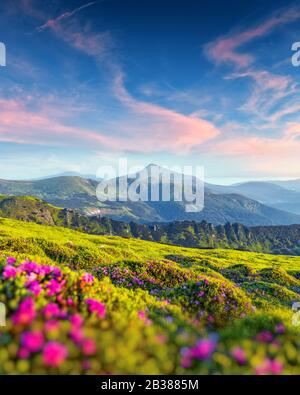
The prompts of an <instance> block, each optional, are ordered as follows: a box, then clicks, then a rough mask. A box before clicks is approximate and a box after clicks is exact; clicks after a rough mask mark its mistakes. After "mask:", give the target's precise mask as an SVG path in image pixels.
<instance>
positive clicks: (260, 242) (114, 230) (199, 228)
mask: <svg viewBox="0 0 300 395" xmlns="http://www.w3.org/2000/svg"><path fill="white" fill-rule="evenodd" d="M0 217H5V218H12V219H18V220H22V221H29V222H35V223H37V224H41V225H51V226H64V227H67V228H70V229H74V230H79V231H82V232H84V233H90V234H96V235H114V236H122V237H127V238H128V237H134V238H138V239H143V240H149V241H156V242H161V243H166V244H174V245H181V246H184V247H196V248H230V249H240V250H245V251H255V252H265V253H273V254H279V255H282V254H284V255H300V225H290V226H270V227H251V228H248V227H245V226H244V225H241V224H229V223H228V224H225V225H219V226H213V225H212V224H210V223H207V222H205V221H203V222H195V221H176V222H171V223H158V224H152V225H150V224H138V223H135V222H129V223H127V222H121V221H115V220H112V219H110V218H106V217H100V216H98V215H94V216H87V215H84V214H82V213H81V212H79V211H78V210H71V209H61V208H59V207H55V206H52V205H50V204H48V203H46V202H45V201H42V200H40V199H37V198H34V197H30V196H9V197H8V196H0Z"/></svg>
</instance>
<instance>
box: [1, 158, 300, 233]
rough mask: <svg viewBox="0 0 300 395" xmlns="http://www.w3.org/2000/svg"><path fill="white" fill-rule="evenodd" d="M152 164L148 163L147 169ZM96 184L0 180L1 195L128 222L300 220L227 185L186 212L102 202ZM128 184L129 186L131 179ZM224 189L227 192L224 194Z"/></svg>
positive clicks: (170, 205) (170, 206)
mask: <svg viewBox="0 0 300 395" xmlns="http://www.w3.org/2000/svg"><path fill="white" fill-rule="evenodd" d="M153 166H154V165H151V166H148V167H147V171H149V169H151V168H152V167H153ZM118 181H119V179H117V182H118ZM190 182H191V183H194V179H193V178H191V179H190ZM97 185H98V182H97V181H95V180H90V179H83V178H81V177H73V176H72V177H71V176H70V177H67V176H65V177H55V178H47V179H44V180H35V181H8V180H0V194H5V195H30V196H35V197H38V198H40V199H43V200H45V201H47V202H48V203H51V204H53V205H55V206H59V207H66V208H75V209H80V210H81V211H82V212H84V213H87V214H89V215H95V214H99V212H100V210H101V215H102V216H107V217H110V218H113V219H115V220H122V221H128V222H130V221H135V222H141V223H147V222H169V221H175V220H191V221H202V220H205V221H207V222H211V223H213V224H214V225H218V224H225V223H226V222H239V223H242V224H244V225H246V226H254V225H257V226H259V225H261V226H266V225H290V224H294V223H300V216H297V215H295V214H291V213H288V212H284V211H281V210H278V209H276V208H271V207H268V206H266V205H264V204H262V203H259V202H257V201H256V200H254V199H250V198H248V197H246V196H242V195H241V194H239V193H236V192H234V190H232V189H229V190H228V189H226V187H224V188H225V189H224V190H223V192H222V191H219V190H215V189H214V188H213V187H214V186H211V185H206V188H205V207H204V210H203V211H201V212H198V213H197V212H196V213H187V212H186V211H185V204H184V202H174V201H170V202H165V201H163V199H162V198H161V197H160V200H159V201H156V202H155V201H154V202H151V201H149V202H143V201H138V202H130V201H129V202H118V201H117V202H105V203H101V202H100V201H99V200H98V199H97V196H96V188H97ZM129 185H131V184H130V181H129V182H128V186H129ZM162 185H163V184H162V182H161V181H160V182H159V185H158V186H159V188H162ZM173 185H174V183H173ZM171 188H172V186H171ZM278 188H280V187H278ZM224 191H226V192H229V193H224Z"/></svg>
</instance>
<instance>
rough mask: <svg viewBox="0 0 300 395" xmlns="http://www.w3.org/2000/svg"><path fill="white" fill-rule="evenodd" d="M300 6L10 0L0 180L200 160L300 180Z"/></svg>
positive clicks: (4, 37) (232, 174)
mask: <svg viewBox="0 0 300 395" xmlns="http://www.w3.org/2000/svg"><path fill="white" fill-rule="evenodd" d="M299 21H300V2H289V1H276V4H275V2H274V1H267V0H266V1H257V2H256V1H251V2H250V1H243V2H238V1H226V2H225V1H211V0H210V1H205V0H204V1H201V2H200V1H195V0H194V1H192V0H176V1H170V0H160V1H158V0H151V1H148V0H143V1H138V0H122V1H121V0H103V1H90V2H89V1H88V0H86V1H84V0H80V1H79V0H76V1H75V0H73V1H70V0H69V1H64V2H61V1H55V0H54V1H48V2H47V3H46V4H45V2H44V1H41V0H19V1H16V0H15V1H14V0H6V1H3V2H1V5H0V41H1V42H3V43H4V44H5V45H6V48H7V66H6V67H0V155H1V156H0V158H1V159H0V161H1V162H0V163H1V167H0V177H2V178H14V179H21V178H31V177H40V176H43V175H49V174H55V173H59V172H62V171H66V170H73V171H78V172H81V173H96V171H97V168H98V167H99V166H101V165H103V164H110V163H115V161H116V160H117V159H118V158H119V157H127V158H128V159H129V163H130V164H132V165H137V164H138V165H147V164H148V163H153V162H155V163H158V164H160V165H164V166H174V165H201V166H204V167H205V174H206V178H207V179H208V180H214V181H215V180H218V181H219V182H224V183H225V182H229V181H232V180H240V179H258V178H266V179H268V178H289V177H290V178H297V177H300V161H299V159H298V158H299V152H300V140H299V136H300V112H299V111H300V102H299V86H298V85H299V77H300V68H296V67H293V66H292V63H291V56H292V51H291V46H292V44H293V43H294V42H296V41H300V24H299Z"/></svg>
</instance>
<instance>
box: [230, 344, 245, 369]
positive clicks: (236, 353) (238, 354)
mask: <svg viewBox="0 0 300 395" xmlns="http://www.w3.org/2000/svg"><path fill="white" fill-rule="evenodd" d="M231 355H232V356H233V358H234V359H235V360H236V361H237V362H238V363H239V364H240V365H245V363H246V362H247V357H246V354H245V351H244V350H243V349H242V348H241V347H236V348H234V349H233V350H232V352H231Z"/></svg>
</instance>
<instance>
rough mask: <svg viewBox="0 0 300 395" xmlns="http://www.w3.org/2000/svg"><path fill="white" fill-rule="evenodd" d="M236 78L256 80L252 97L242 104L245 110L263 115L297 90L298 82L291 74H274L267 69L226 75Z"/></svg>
mask: <svg viewBox="0 0 300 395" xmlns="http://www.w3.org/2000/svg"><path fill="white" fill-rule="evenodd" d="M236 78H251V79H252V80H253V81H254V87H253V89H252V92H251V94H250V97H249V98H248V99H247V101H246V102H245V103H244V104H243V105H242V106H241V109H242V110H244V111H250V112H254V113H262V115H263V113H265V112H267V111H268V110H269V109H271V108H272V107H273V105H275V104H276V103H277V102H278V101H280V100H281V99H283V98H285V97H287V96H289V95H292V94H294V93H295V92H296V84H295V83H294V82H293V80H292V79H291V78H290V77H289V76H285V75H277V74H273V73H270V72H269V71H266V70H246V71H244V72H236V73H233V74H231V75H230V76H228V77H226V79H236Z"/></svg>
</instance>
